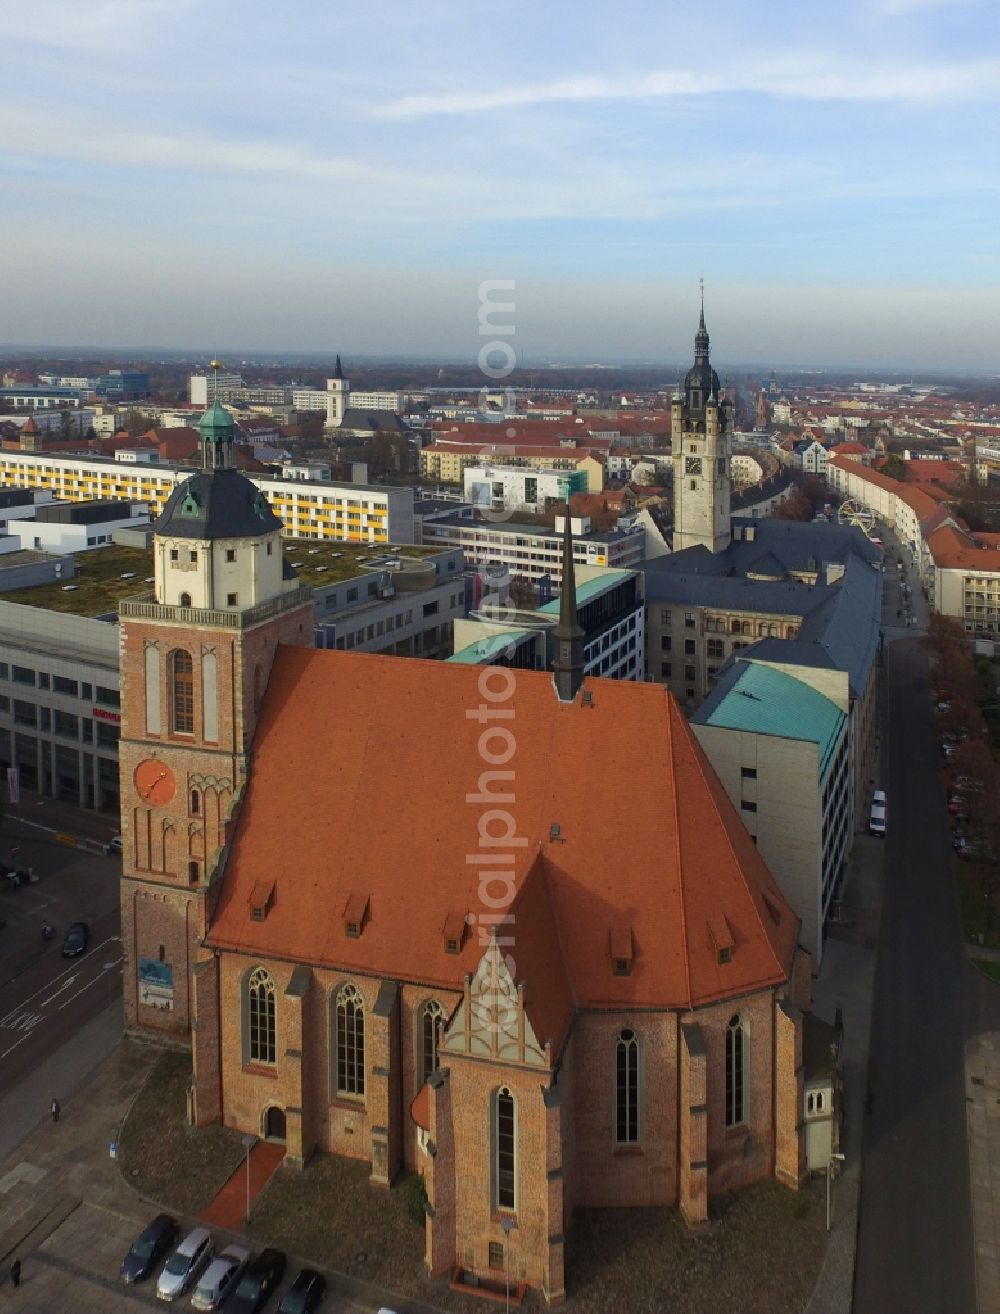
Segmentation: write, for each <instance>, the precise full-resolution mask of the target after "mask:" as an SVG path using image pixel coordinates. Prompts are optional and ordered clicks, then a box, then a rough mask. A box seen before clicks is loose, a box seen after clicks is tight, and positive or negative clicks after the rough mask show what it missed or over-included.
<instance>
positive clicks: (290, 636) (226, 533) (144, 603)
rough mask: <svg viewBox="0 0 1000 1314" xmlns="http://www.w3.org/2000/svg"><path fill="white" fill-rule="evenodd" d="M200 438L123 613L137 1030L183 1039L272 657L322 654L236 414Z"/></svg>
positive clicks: (126, 919)
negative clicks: (241, 451) (235, 453)
mask: <svg viewBox="0 0 1000 1314" xmlns="http://www.w3.org/2000/svg"><path fill="white" fill-rule="evenodd" d="M198 428H199V431H200V434H201V455H202V469H201V470H200V471H199V472H198V473H197V474H195V475H192V476H191V478H190V479H187V480H185V482H184V483H182V484H180V485H178V487H177V488H176V489H175V490H174V492H173V493H172V494H171V496H170V499H169V501H168V502H167V504H166V506H165V507H164V509H163V512H162V514H161V515H160V516H159V518H158V519H157V520H156V522H155V524H154V539H153V543H154V549H153V551H154V581H155V587H154V590H153V594H152V596H150V597H143V598H136V599H126V600H124V601H123V602H122V603H121V606H120V612H119V615H120V624H121V673H122V733H121V742H120V746H119V767H120V774H121V807H122V841H123V853H122V881H121V910H122V949H123V954H124V995H125V1025H126V1027H128V1028H138V1029H140V1030H145V1031H150V1032H158V1033H168V1034H172V1035H175V1036H176V1037H177V1038H178V1039H182V1038H187V1036H188V1034H189V1031H190V1023H191V1000H190V985H191V980H192V970H195V971H196V965H197V963H198V961H199V958H200V956H201V953H202V951H201V948H200V944H201V940H202V937H203V936H204V934H205V929H206V924H207V921H208V919H209V916H210V913H211V903H212V900H213V898H214V896H215V891H216V888H217V882H218V879H219V877H220V874H221V865H222V860H223V859H224V855H225V852H226V844H227V840H228V838H229V821H230V818H231V815H232V811H233V808H234V806H235V805H236V804H237V803H238V801H239V798H240V795H241V793H242V790H243V787H244V784H245V782H246V778H247V771H248V766H249V755H250V746H251V742H252V739H253V733H254V727H255V724H256V719H257V713H258V710H259V708H260V703H261V699H262V698H263V694H264V689H265V687H266V685H267V679H268V675H269V673H270V670H271V663H272V660H273V658H274V652H275V649H276V648H277V646H278V644H279V643H287V644H296V645H298V644H302V645H305V644H310V645H311V644H312V642H313V601H312V591H311V590H310V589H307V588H305V587H302V586H300V585H299V582H298V578H297V576H296V575H295V573H294V571H292V569H291V567H289V566H286V565H285V564H284V558H283V554H282V546H281V522H280V520H278V518H277V516H276V515H275V514H274V512H273V511H272V510H271V507H270V505H269V504H268V502H267V499H266V497H265V496H264V494H263V493H262V492H260V491H259V490H258V489H257V488H255V487H254V485H253V484H252V483H251V482H250V480H249V479H247V478H246V476H245V475H243V474H241V473H240V472H239V471H238V470H234V469H233V466H232V446H233V420H232V417H231V416H230V415H229V414H228V412H227V411H226V410H225V409H224V407H223V406H222V405H221V404H220V403H219V402H218V401H215V402H213V403H212V405H211V406H210V407H209V408H208V410H207V411H206V412H205V414H204V415H203V416H202V418H201V421H200V423H199V426H198ZM196 974H197V973H196Z"/></svg>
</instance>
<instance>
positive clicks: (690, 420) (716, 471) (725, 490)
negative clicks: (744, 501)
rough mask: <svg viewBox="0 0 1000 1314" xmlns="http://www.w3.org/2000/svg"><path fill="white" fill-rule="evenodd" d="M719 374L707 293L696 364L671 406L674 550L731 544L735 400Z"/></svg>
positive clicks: (712, 548)
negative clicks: (711, 354)
mask: <svg viewBox="0 0 1000 1314" xmlns="http://www.w3.org/2000/svg"><path fill="white" fill-rule="evenodd" d="M719 392H720V387H719V376H718V375H717V374H716V372H715V370H713V369H712V366H711V363H710V361H709V358H708V330H707V329H706V328H705V304H704V293H703V294H702V307H701V319H700V321H699V323H698V332H697V333H696V334H695V339H694V365H693V366H692V367H691V369H689V370H688V372H687V374H686V376H685V378H684V390H683V392H677V393H675V394H674V398H673V401H672V403H671V406H670V433H671V443H672V448H673V465H674V551H675V552H679V551H681V550H682V549H683V548H689V547H696V546H698V544H703V545H704V546H705V547H707V548H708V549H709V550H710V551H711V552H721V551H722V550H723V548H727V547H728V546H729V543H730V538H731V533H730V527H729V493H730V479H729V439H730V434H731V433H732V428H733V418H732V403H731V402H729V401H722V400H720V397H719Z"/></svg>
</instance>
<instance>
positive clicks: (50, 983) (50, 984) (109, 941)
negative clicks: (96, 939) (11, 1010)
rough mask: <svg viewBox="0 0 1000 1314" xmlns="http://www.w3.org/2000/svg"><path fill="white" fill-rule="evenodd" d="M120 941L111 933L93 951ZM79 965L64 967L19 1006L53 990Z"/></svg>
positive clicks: (72, 964) (73, 964)
mask: <svg viewBox="0 0 1000 1314" xmlns="http://www.w3.org/2000/svg"><path fill="white" fill-rule="evenodd" d="M120 943H121V937H120V936H117V935H109V936H108V938H107V939H106V940H102V941H101V943H100V944H98V945H95V946H94V948H93V950H92V952H93V953H96V952H97V950H98V949H103V948H104V946H105V945H106V944H120ZM79 967H80V964H79V963H70V964H69V966H68V967H66V968H64V969H63V971H61V972H60V973H59V975H58V976H54V977H53V978H52V980H51V981H47V982H46V983H45V985H43V986H40V987H39V989H37V990H36V991H35V993H34V994H33V995H29V996H28V997H27V999H22V1001H21V1003H20V1004H19V1005H18V1007H19V1008H23V1007H24V1005H25V1004H30V1003H31V1001H32V1000H33V999H37V998H38V996H39V995H41V994H44V993H45V991H46V990H51V989H52V987H53V985H54V984H55V983H56V981H58V980H60V979H61V978H62V977H64V976H65V975H66V973H67V972H75V971H77V970H79Z"/></svg>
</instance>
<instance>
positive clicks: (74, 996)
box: [59, 958, 121, 1008]
mask: <svg viewBox="0 0 1000 1314" xmlns="http://www.w3.org/2000/svg"><path fill="white" fill-rule="evenodd" d="M120 962H121V959H120V958H119V959H117V960H116V961H115V962H114V963H112V964H111V966H112V967H117V966H118V963H120ZM107 979H108V977H107V972H102V973H101V974H100V976H95V977H93V978H91V980H89V981H88V982H87V984H86V985H85V986H81V987H80V989H79V990H77V992H76V993H75V994H72V995H70V997H69V998H68V999H67V1000H65V1001H64V1002H63V1003H61V1004H60V1005H59V1007H60V1008H65V1007H66V1005H67V1004H72V1002H73V1000H74V999H78V998H79V997H80V995H82V994H83V992H84V991H85V990H89V989H90V987H91V986H92V985H95V984H96V983H97V982H98V981H106V980H107Z"/></svg>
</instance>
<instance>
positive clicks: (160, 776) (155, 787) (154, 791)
mask: <svg viewBox="0 0 1000 1314" xmlns="http://www.w3.org/2000/svg"><path fill="white" fill-rule="evenodd" d="M133 779H134V780H135V788H136V791H137V793H138V794H139V797H140V798H141V799H144V800H145V802H147V803H149V804H151V805H152V806H153V807H158V808H161V807H164V806H165V805H166V804H167V803H169V802H170V800H171V799H172V798H173V796H174V794H175V793H176V792H177V782H176V780H175V779H174V773H173V772H172V771H171V770H170V768H169V767H168V766H167V764H166V763H165V762H160V761H158V760H157V759H156V758H155V757H147V758H146V760H145V761H144V762H140V763H139V765H138V766H137V767H136V769H135V775H134V777H133Z"/></svg>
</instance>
